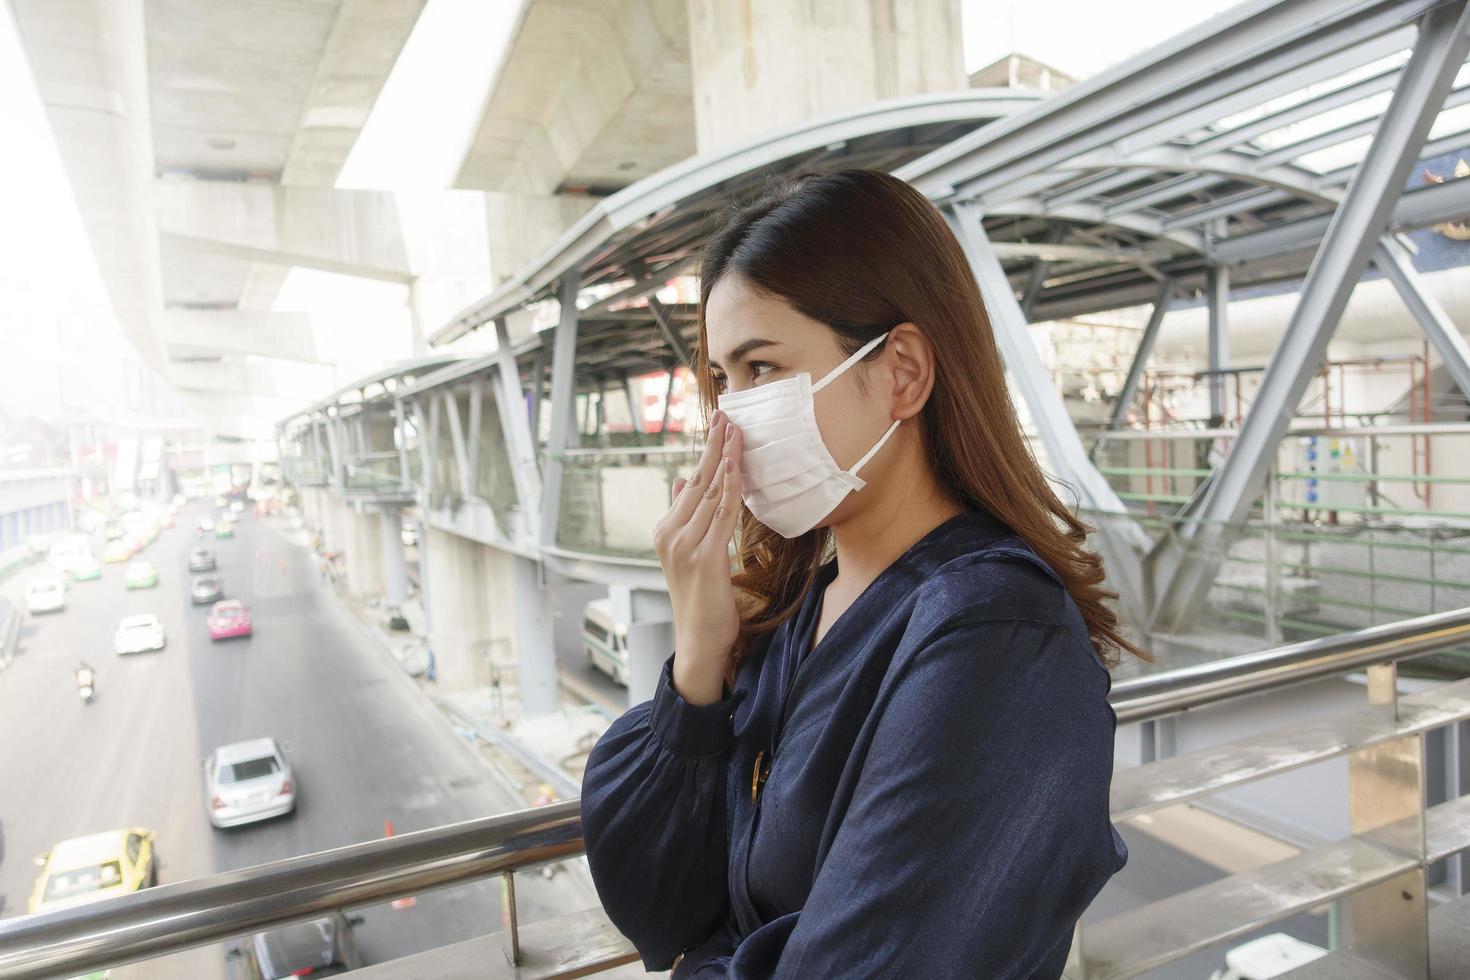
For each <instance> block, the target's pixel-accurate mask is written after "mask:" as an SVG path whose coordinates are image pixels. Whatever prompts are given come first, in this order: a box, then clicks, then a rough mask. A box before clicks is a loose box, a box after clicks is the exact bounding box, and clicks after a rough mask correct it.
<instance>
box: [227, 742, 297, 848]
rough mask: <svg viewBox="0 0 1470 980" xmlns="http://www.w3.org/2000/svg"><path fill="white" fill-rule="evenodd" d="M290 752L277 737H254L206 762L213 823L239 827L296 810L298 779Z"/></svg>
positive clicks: (232, 744) (231, 746)
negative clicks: (294, 774)
mask: <svg viewBox="0 0 1470 980" xmlns="http://www.w3.org/2000/svg"><path fill="white" fill-rule="evenodd" d="M286 751H287V750H286V749H284V748H282V746H281V744H280V743H279V742H277V741H276V740H275V739H273V738H252V739H249V740H247V741H244V742H231V743H230V744H229V745H222V746H220V747H219V748H217V749H215V750H214V751H213V752H211V753H210V754H209V757H208V758H207V759H205V760H204V795H205V796H206V797H207V798H208V799H209V822H210V823H212V824H214V825H215V826H216V827H236V826H239V825H240V824H243V823H254V822H255V821H257V820H269V819H270V818H271V817H278V816H281V815H282V814H286V813H290V812H291V811H292V810H294V809H295V808H296V780H295V778H294V777H293V776H292V773H291V764H290V763H289V762H287V761H286Z"/></svg>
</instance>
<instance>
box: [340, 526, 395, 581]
mask: <svg viewBox="0 0 1470 980" xmlns="http://www.w3.org/2000/svg"><path fill="white" fill-rule="evenodd" d="M343 512H344V514H345V516H346V523H347V528H348V537H347V547H346V549H345V550H346V552H347V556H346V557H347V591H348V592H349V593H350V594H351V595H353V596H354V597H356V598H359V599H365V598H367V597H369V596H380V595H382V594H383V593H384V592H385V591H386V589H385V583H384V576H383V561H384V555H383V530H382V526H383V524H385V523H386V522H385V521H384V520H383V515H382V514H380V513H378V512H377V511H367V512H365V513H359V512H358V511H355V510H351V509H349V508H346V507H344V508H343Z"/></svg>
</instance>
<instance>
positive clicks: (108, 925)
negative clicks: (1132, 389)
mask: <svg viewBox="0 0 1470 980" xmlns="http://www.w3.org/2000/svg"><path fill="white" fill-rule="evenodd" d="M1467 641H1470V608H1464V609H1458V610H1454V611H1452V612H1446V613H1439V614H1436V615H1433V616H1422V617H1419V618H1416V619H1411V620H1405V621H1402V622H1399V623H1392V624H1387V625H1383V626H1375V627H1371V628H1368V629H1363V630H1358V631H1355V632H1352V633H1347V634H1343V635H1340V636H1333V637H1327V638H1324V639H1317V640H1310V641H1306V642H1302V643H1293V644H1290V645H1289V646H1284V647H1280V648H1278V649H1274V650H1267V651H1262V652H1258V653H1252V654H1247V655H1245V656H1241V657H1235V658H1228V659H1224V660H1218V661H1215V662H1212V663H1208V664H1202V665H1199V666H1195V667H1189V668H1185V669H1182V670H1178V671H1170V672H1168V673H1164V674H1156V675H1151V676H1145V677H1137V678H1132V679H1129V680H1125V681H1120V682H1119V683H1116V684H1114V685H1113V688H1112V691H1111V693H1110V695H1109V700H1110V701H1111V703H1112V704H1113V707H1114V710H1115V711H1116V713H1117V715H1118V720H1119V722H1120V723H1126V722H1140V721H1148V720H1152V719H1157V718H1161V717H1164V716H1166V715H1171V714H1177V713H1179V712H1182V711H1187V710H1190V709H1193V708H1198V707H1200V706H1202V705H1206V704H1212V703H1217V702H1219V701H1223V700H1226V699H1229V698H1235V697H1240V696H1242V695H1248V694H1256V693H1260V692H1263V691H1268V690H1276V689H1280V688H1283V687H1288V686H1290V685H1293V684H1298V683H1303V682H1306V681H1311V680H1316V679H1320V678H1324V677H1329V676H1333V675H1337V674H1343V673H1347V672H1351V671H1357V670H1361V669H1364V668H1373V667H1376V666H1380V665H1387V664H1396V663H1397V662H1398V661H1400V660H1403V659H1407V658H1411V657H1418V656H1423V655H1425V654H1429V653H1434V652H1436V651H1439V650H1442V649H1447V648H1450V647H1454V646H1458V645H1461V644H1464V643H1466V642H1467ZM581 853H583V843H582V836H581V818H580V801H579V800H565V801H562V802H558V803H555V804H551V805H549V806H545V807H538V808H535V809H530V810H520V811H515V812H512V813H505V814H500V815H498V816H494V817H487V818H484V819H480V820H472V821H467V822H464V823H458V824H451V825H448V826H444V827H437V828H434V829H431V830H424V831H419V832H417V833H410V834H404V835H401V836H398V837H393V838H388V839H385V840H375V841H369V842H365V843H361V844H353V845H351V846H348V847H342V848H337V849H335V850H330V851H322V852H318V853H315V854H308V855H304V856H301V857H296V858H289V859H287V860H284V861H277V862H274V863H271V864H264V865H259V866H256V867H252V868H243V869H240V870H238V871H230V872H225V873H222V874H217V875H212V876H209V877H206V878H199V879H194V880H191V881H183V882H179V883H177V884H169V885H163V886H160V887H157V888H152V889H148V890H147V891H143V892H139V893H136V894H132V895H125V896H120V897H117V898H113V899H108V900H106V901H103V902H98V903H96V904H94V905H84V906H79V907H74V908H70V909H63V910H59V911H55V912H43V913H38V914H35V915H28V916H20V917H16V918H13V919H3V920H0V976H4V977H7V978H16V980H20V978H31V977H45V976H55V975H72V974H77V973H81V972H84V971H87V970H93V969H98V968H102V967H108V966H114V965H117V964H120V963H125V962H133V961H137V960H143V959H151V958H154V957H158V956H163V955H167V954H169V953H174V952H178V951H180V950H183V949H187V948H190V947H194V946H200V945H203V944H206V943H209V942H213V941H218V940H225V939H230V938H232V937H236V936H240V935H243V934H247V933H251V932H258V931H261V930H265V929H269V928H272V927H275V926H279V925H283V924H286V923H289V922H292V921H294V920H298V919H303V918H308V917H311V916H314V915H320V914H322V913H325V912H328V911H331V910H333V909H340V908H344V907H350V906H354V905H364V904H368V903H371V902H380V901H387V900H390V899H394V898H397V897H399V896H401V895H404V894H407V893H410V892H414V891H422V890H425V889H428V888H434V887H444V886H448V885H454V884H460V883H464V882H468V881H472V880H474V879H477V878H483V877H486V876H489V875H501V876H502V882H503V896H504V900H505V902H506V906H507V911H508V914H509V921H510V929H509V934H510V940H511V949H512V955H513V958H514V959H515V960H516V961H517V962H519V958H520V952H519V939H518V926H517V920H516V914H515V891H514V874H515V872H517V871H521V870H525V869H528V868H532V867H535V866H539V865H542V864H546V863H549V862H554V861H561V860H566V859H568V858H572V857H575V856H577V855H579V854H581ZM617 962H624V960H618V961H617ZM613 965H616V964H615V963H613V962H609V963H608V966H609V967H611V966H613Z"/></svg>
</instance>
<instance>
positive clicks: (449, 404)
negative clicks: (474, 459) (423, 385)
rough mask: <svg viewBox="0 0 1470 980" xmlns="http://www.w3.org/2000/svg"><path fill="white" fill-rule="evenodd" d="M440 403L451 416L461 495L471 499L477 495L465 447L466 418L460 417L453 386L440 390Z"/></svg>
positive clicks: (451, 439) (451, 438)
mask: <svg viewBox="0 0 1470 980" xmlns="http://www.w3.org/2000/svg"><path fill="white" fill-rule="evenodd" d="M439 403H440V404H441V405H443V406H444V412H445V413H446V414H447V415H448V416H449V442H450V445H452V446H453V447H454V468H455V470H456V471H457V472H458V474H459V495H460V496H461V497H463V498H464V499H465V500H469V499H470V498H471V497H473V496H474V495H475V479H474V474H473V473H471V472H470V457H469V452H468V451H467V450H466V448H465V441H464V420H463V419H461V418H460V417H459V397H458V396H457V395H455V393H454V389H453V388H445V389H444V390H443V391H441V392H439Z"/></svg>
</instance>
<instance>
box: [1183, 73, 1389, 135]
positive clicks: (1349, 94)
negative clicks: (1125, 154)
mask: <svg viewBox="0 0 1470 980" xmlns="http://www.w3.org/2000/svg"><path fill="white" fill-rule="evenodd" d="M1400 70H1401V67H1399V66H1396V67H1393V68H1389V69H1387V70H1385V71H1381V72H1379V73H1378V74H1376V75H1373V76H1371V77H1369V78H1365V79H1363V80H1361V81H1358V82H1354V83H1353V84H1351V85H1344V86H1343V87H1342V88H1339V89H1334V90H1333V91H1331V92H1327V93H1325V94H1323V95H1319V96H1317V97H1315V98H1311V99H1307V100H1306V101H1305V102H1298V103H1296V104H1295V105H1291V106H1288V107H1287V108H1285V109H1280V110H1277V111H1276V112H1272V113H1269V114H1268V115H1265V116H1261V117H1260V118H1259V119H1253V120H1251V121H1250V122H1248V123H1245V124H1243V125H1240V126H1236V127H1235V128H1234V129H1227V130H1225V131H1224V132H1223V133H1220V134H1219V135H1218V136H1211V137H1209V138H1208V139H1203V140H1200V141H1199V142H1198V143H1196V144H1194V146H1192V147H1190V148H1189V155H1190V156H1192V157H1202V156H1207V155H1208V154H1211V153H1215V152H1218V151H1220V150H1230V149H1234V148H1235V147H1237V146H1239V145H1240V144H1242V143H1244V142H1246V141H1247V140H1252V139H1255V138H1256V137H1257V136H1260V135H1262V134H1264V133H1269V132H1271V131H1272V130H1274V129H1281V128H1283V127H1285V126H1289V125H1290V124H1292V123H1294V122H1301V121H1302V120H1303V119H1308V118H1311V117H1312V116H1318V115H1321V114H1323V113H1327V112H1331V111H1332V110H1334V109H1340V108H1342V107H1343V106H1348V105H1352V104H1353V103H1354V102H1358V101H1360V100H1362V99H1366V98H1368V97H1369V96H1373V95H1377V94H1379V93H1380V92H1388V91H1390V90H1392V89H1393V87H1394V85H1396V84H1397V83H1398V78H1399V71H1400Z"/></svg>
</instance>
